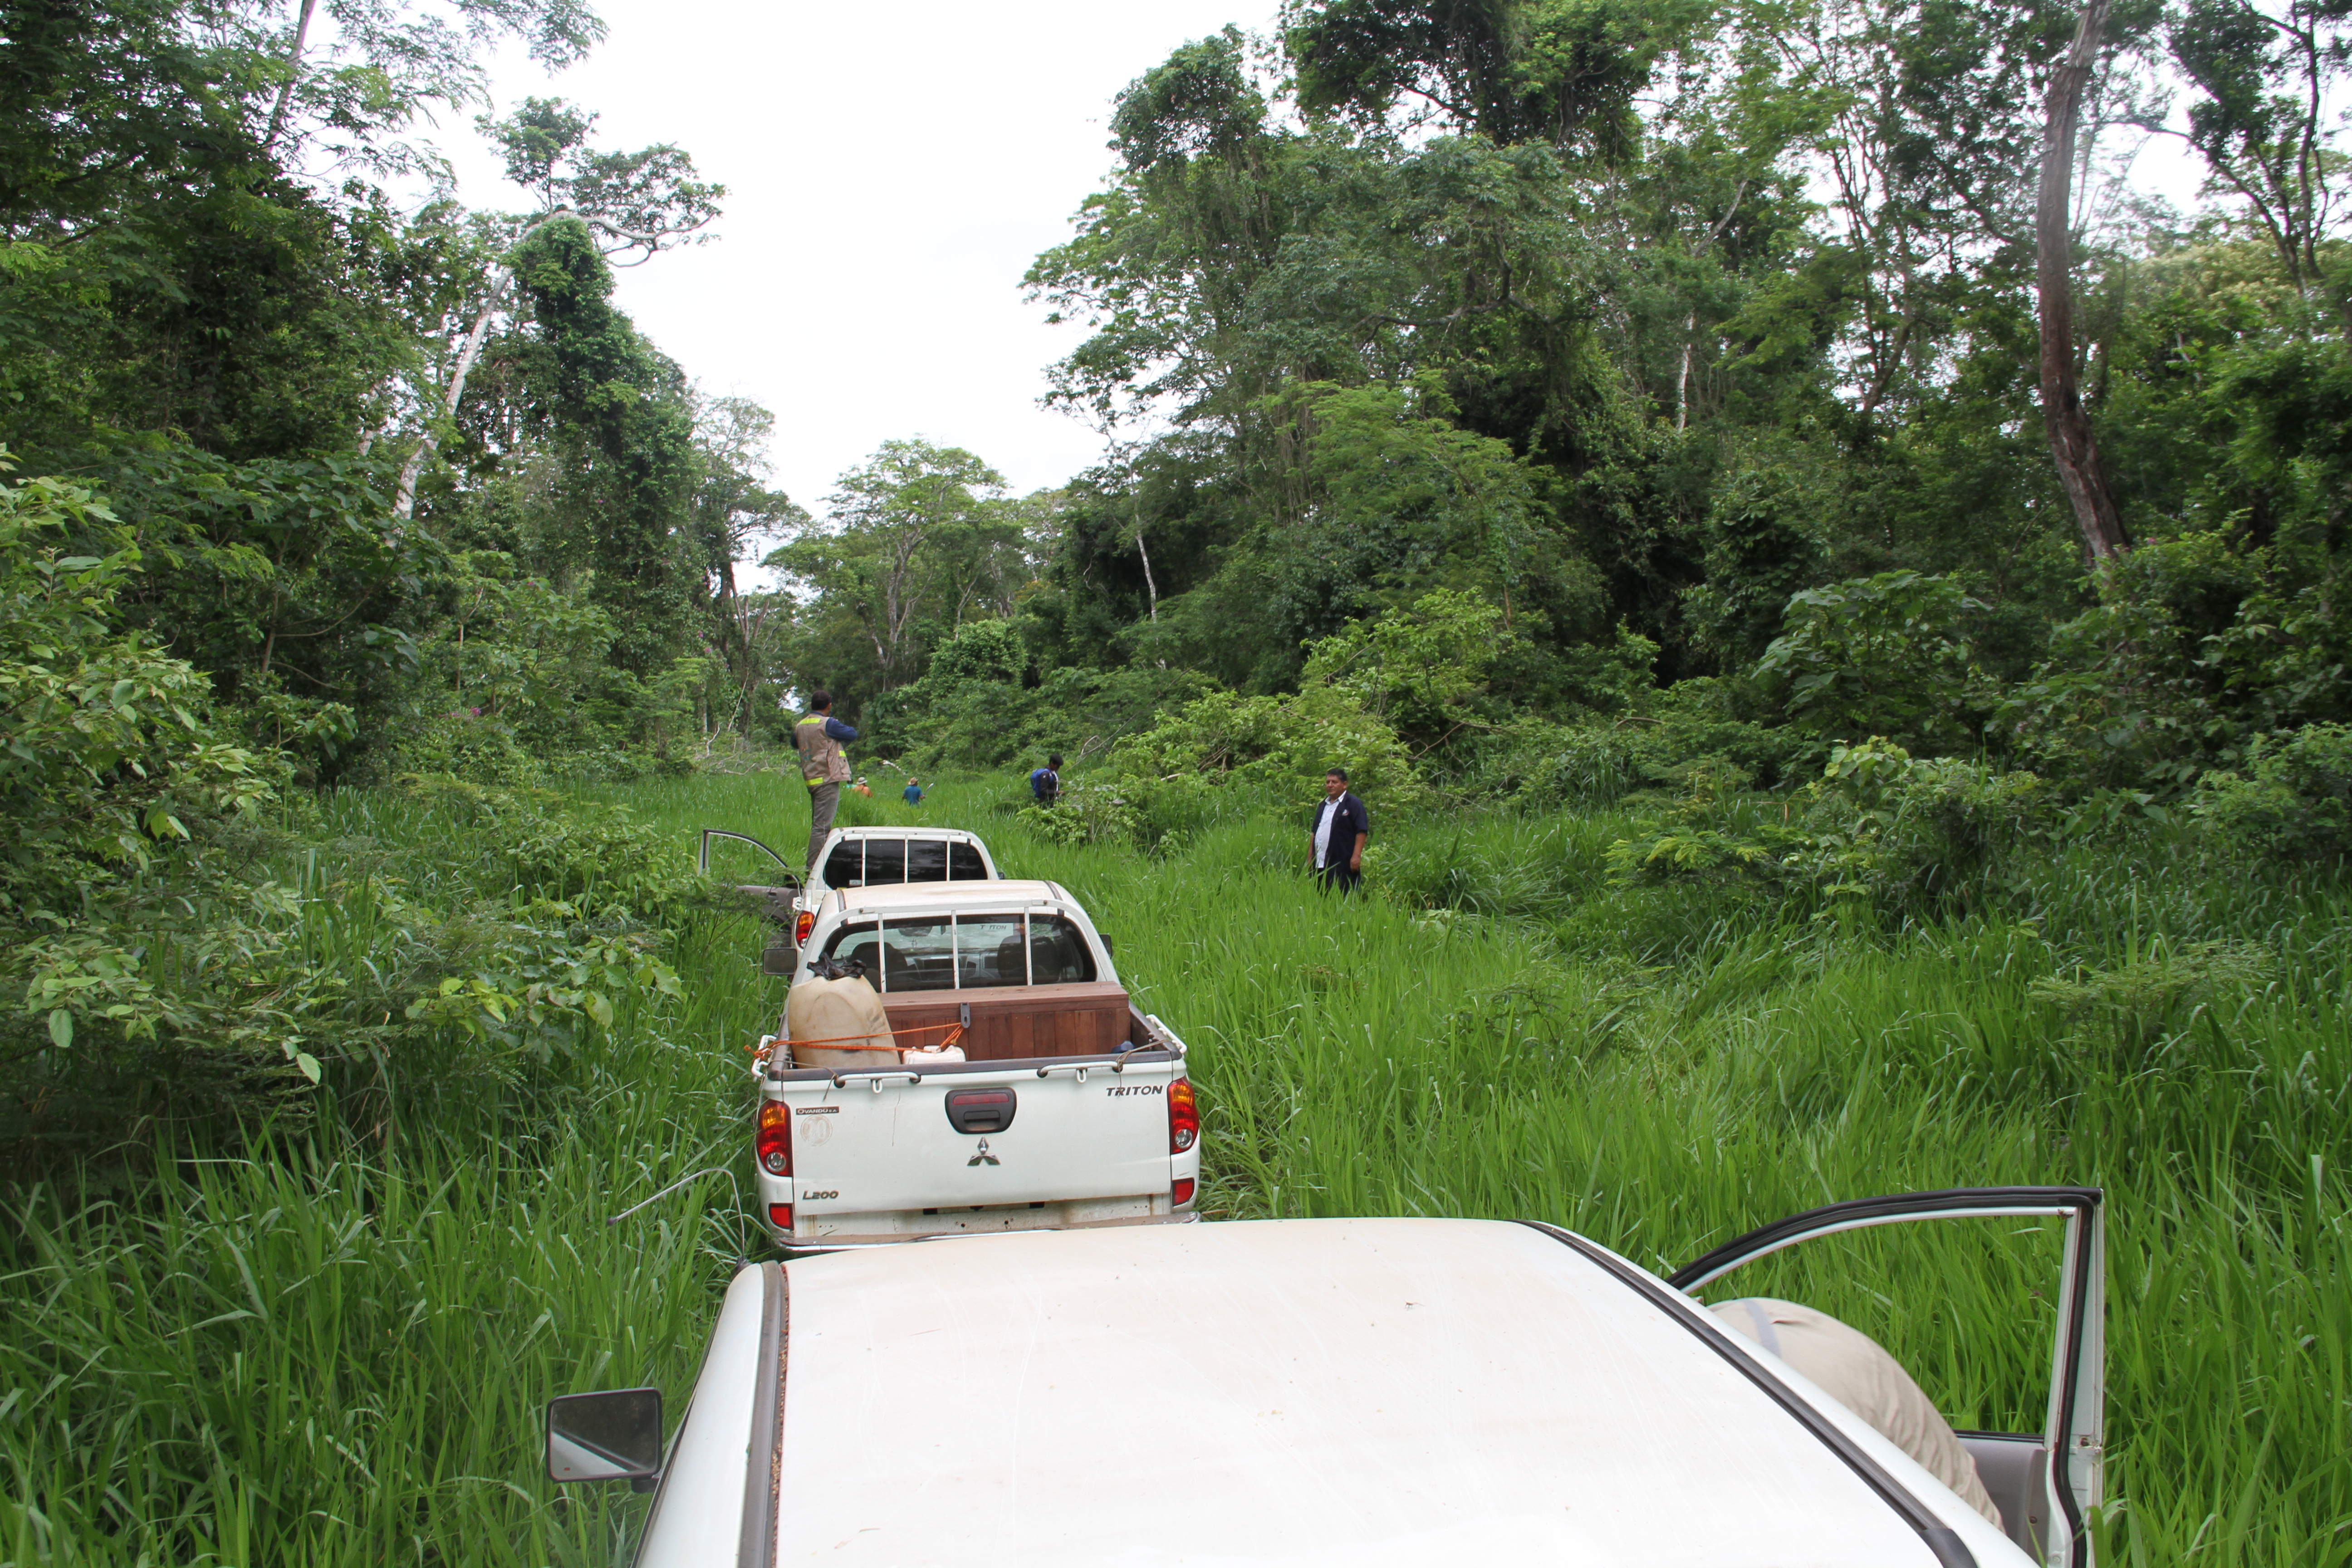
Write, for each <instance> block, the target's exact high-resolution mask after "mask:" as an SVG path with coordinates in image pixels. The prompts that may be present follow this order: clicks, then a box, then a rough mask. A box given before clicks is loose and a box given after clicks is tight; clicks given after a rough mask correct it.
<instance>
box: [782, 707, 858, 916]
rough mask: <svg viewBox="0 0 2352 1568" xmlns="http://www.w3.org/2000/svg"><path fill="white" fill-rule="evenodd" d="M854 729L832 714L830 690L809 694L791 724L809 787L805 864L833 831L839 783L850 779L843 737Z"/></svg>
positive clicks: (852, 737)
mask: <svg viewBox="0 0 2352 1568" xmlns="http://www.w3.org/2000/svg"><path fill="white" fill-rule="evenodd" d="M856 739H857V731H856V730H855V729H853V728H851V727H850V726H849V725H847V724H845V723H843V722H842V721H840V720H838V719H836V718H835V717H834V716H833V693H832V692H830V691H813V692H811V693H810V694H809V710H808V716H807V717H806V718H804V719H803V720H802V721H800V722H799V723H797V724H795V725H793V745H794V746H796V747H798V748H799V749H800V753H801V782H802V783H803V784H807V785H808V791H809V841H808V868H807V869H809V870H810V871H814V870H815V869H816V858H817V857H818V856H819V855H821V854H823V853H824V840H825V835H827V834H829V833H831V832H832V831H833V814H834V812H835V809H836V808H837V807H838V806H839V805H841V786H842V785H843V784H847V783H848V782H849V781H850V778H851V776H852V775H851V773H850V771H849V754H848V753H847V752H844V751H843V750H842V749H841V743H842V742H844V741H855V740H856Z"/></svg>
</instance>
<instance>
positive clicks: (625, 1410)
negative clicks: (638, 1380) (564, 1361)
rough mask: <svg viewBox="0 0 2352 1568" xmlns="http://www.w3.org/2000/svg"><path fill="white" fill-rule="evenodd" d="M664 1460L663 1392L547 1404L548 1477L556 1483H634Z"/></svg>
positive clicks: (631, 1391) (618, 1391)
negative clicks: (632, 1481)
mask: <svg viewBox="0 0 2352 1568" xmlns="http://www.w3.org/2000/svg"><path fill="white" fill-rule="evenodd" d="M661 1462H662V1414H661V1390H660V1389H658V1388H615V1389H609V1390H607V1391H605V1392H604V1393H602V1394H565V1395H564V1396H563V1397H562V1398H561V1399H552V1400H550V1401H548V1405H547V1473H548V1475H549V1476H550V1477H551V1479H555V1480H558V1481H617V1480H635V1479H641V1478H643V1477H647V1476H652V1475H655V1474H657V1473H658V1472H659V1471H660V1469H661Z"/></svg>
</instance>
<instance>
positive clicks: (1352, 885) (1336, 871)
mask: <svg viewBox="0 0 2352 1568" xmlns="http://www.w3.org/2000/svg"><path fill="white" fill-rule="evenodd" d="M1315 874H1316V876H1318V877H1319V878H1321V879H1322V880H1323V890H1324V891H1325V892H1327V893H1328V892H1329V891H1330V890H1331V889H1334V888H1337V889H1339V891H1341V892H1343V893H1352V892H1354V891H1355V890H1356V888H1357V885H1358V884H1360V882H1362V881H1363V879H1364V874H1363V873H1362V872H1361V871H1357V870H1351V869H1349V866H1348V863H1347V862H1346V861H1345V860H1334V861H1332V862H1331V863H1330V864H1329V865H1328V866H1326V867H1324V868H1322V869H1321V870H1319V871H1318V872H1316V873H1315Z"/></svg>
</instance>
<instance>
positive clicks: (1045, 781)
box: [1029, 752, 1062, 805]
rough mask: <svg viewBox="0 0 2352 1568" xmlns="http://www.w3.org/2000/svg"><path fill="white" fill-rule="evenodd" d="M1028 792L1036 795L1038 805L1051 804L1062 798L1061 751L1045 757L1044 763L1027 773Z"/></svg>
mask: <svg viewBox="0 0 2352 1568" xmlns="http://www.w3.org/2000/svg"><path fill="white" fill-rule="evenodd" d="M1029 793H1030V794H1031V795H1035V796H1036V797H1037V804H1038V805H1053V804H1054V803H1055V801H1057V800H1059V799H1061V798H1062V753H1061V752H1055V753H1054V754H1053V755H1052V756H1050V757H1047V758H1046V759H1045V766H1044V767H1042V768H1039V769H1038V770H1037V771H1036V772H1035V773H1031V774H1030V775H1029Z"/></svg>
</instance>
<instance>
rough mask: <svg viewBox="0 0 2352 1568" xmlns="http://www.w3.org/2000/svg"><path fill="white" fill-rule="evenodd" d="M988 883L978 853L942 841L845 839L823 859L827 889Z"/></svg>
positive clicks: (976, 849)
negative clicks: (919, 884)
mask: <svg viewBox="0 0 2352 1568" xmlns="http://www.w3.org/2000/svg"><path fill="white" fill-rule="evenodd" d="M986 880H988V862H987V861H985V860H983V859H982V858H981V856H980V849H979V847H978V846H977V845H972V844H966V843H961V842H954V843H951V842H950V841H949V840H947V839H944V838H846V839H844V840H843V841H842V842H841V843H839V844H837V845H835V847H834V851H833V853H832V854H830V855H828V856H826V857H825V859H824V885H825V886H826V887H828V888H877V887H884V886H895V885H898V884H899V883H904V882H984V881H986Z"/></svg>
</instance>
